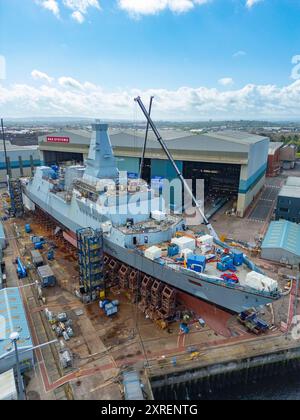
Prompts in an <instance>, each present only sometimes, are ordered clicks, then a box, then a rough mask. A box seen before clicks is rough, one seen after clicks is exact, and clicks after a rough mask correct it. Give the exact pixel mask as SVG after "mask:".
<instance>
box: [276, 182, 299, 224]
mask: <svg viewBox="0 0 300 420" xmlns="http://www.w3.org/2000/svg"><path fill="white" fill-rule="evenodd" d="M299 180H300V178H297V177H290V178H288V180H287V183H286V185H285V186H283V187H282V188H281V190H280V192H279V195H278V199H277V208H276V219H277V220H279V219H284V220H288V221H290V222H294V223H300V182H299Z"/></svg>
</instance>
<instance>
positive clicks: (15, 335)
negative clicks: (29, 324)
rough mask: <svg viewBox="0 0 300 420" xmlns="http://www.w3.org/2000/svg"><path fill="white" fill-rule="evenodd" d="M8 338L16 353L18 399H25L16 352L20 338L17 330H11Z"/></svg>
mask: <svg viewBox="0 0 300 420" xmlns="http://www.w3.org/2000/svg"><path fill="white" fill-rule="evenodd" d="M9 338H10V340H11V342H12V343H13V345H14V348H15V355H16V367H17V375H18V389H19V392H18V395H19V400H24V399H25V395H24V389H23V380H22V375H21V370H20V361H19V353H18V344H17V342H18V340H19V339H20V334H19V333H17V332H13V333H11V335H10V337H9Z"/></svg>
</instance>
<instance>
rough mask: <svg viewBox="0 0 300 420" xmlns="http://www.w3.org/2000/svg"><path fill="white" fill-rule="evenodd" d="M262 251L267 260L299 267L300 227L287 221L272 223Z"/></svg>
mask: <svg viewBox="0 0 300 420" xmlns="http://www.w3.org/2000/svg"><path fill="white" fill-rule="evenodd" d="M261 250H262V252H261V256H262V258H264V259H266V260H270V261H275V262H281V263H283V264H289V265H299V264H300V226H299V225H297V224H296V223H292V222H289V221H287V220H280V221H277V222H272V223H271V224H270V227H269V229H268V232H267V234H266V236H265V239H264V241H263V243H262V247H261Z"/></svg>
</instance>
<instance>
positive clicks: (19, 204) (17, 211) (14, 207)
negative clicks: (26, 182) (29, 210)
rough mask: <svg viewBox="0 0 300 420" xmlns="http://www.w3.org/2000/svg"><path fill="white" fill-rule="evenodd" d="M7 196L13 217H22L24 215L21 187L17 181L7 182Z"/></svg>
mask: <svg viewBox="0 0 300 420" xmlns="http://www.w3.org/2000/svg"><path fill="white" fill-rule="evenodd" d="M9 195H10V202H11V213H12V215H13V216H14V217H22V216H23V214H24V204H23V197H22V186H21V181H20V180H19V179H17V180H16V179H10V180H9Z"/></svg>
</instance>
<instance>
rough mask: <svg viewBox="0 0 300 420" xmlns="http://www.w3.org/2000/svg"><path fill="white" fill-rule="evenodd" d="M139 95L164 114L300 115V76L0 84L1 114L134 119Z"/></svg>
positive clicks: (198, 116) (197, 116)
mask: <svg viewBox="0 0 300 420" xmlns="http://www.w3.org/2000/svg"><path fill="white" fill-rule="evenodd" d="M45 81H46V80H45ZM137 95H140V96H142V98H144V99H145V100H147V99H148V98H149V96H151V95H154V96H155V102H154V107H153V116H154V118H159V119H174V120H176V119H177V120H178V119H180V120H183V119H194V120H195V119H196V120H200V119H209V118H219V119H227V118H238V119H239V118H248V119H258V118H266V119H268V118H280V119H282V118H293V117H294V118H298V117H299V115H300V80H297V81H295V82H293V83H292V84H290V85H288V86H283V87H279V86H276V85H254V84H248V85H246V86H244V87H243V88H241V89H230V90H226V91H223V90H219V89H216V88H213V89H209V88H207V87H199V88H190V87H180V88H178V89H174V90H166V89H149V90H143V91H141V90H139V89H129V90H128V89H127V90H121V89H120V90H113V91H106V90H104V89H103V88H102V87H101V86H97V85H94V84H92V83H89V82H80V81H78V80H75V79H73V78H71V77H61V78H59V79H58V82H57V83H55V84H54V82H53V83H52V84H51V85H49V84H48V83H43V79H42V78H41V86H39V87H37V86H31V85H25V84H21V85H20V84H14V85H8V86H4V85H3V84H2V85H1V84H0V115H1V114H3V115H5V116H11V117H21V116H27V117H28V116H29V117H34V116H77V117H99V118H126V119H132V118H133V116H134V115H136V112H135V106H136V105H135V104H134V101H133V99H134V97H135V96H137ZM137 115H139V114H137ZM140 117H141V119H142V115H141V116H140Z"/></svg>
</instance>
